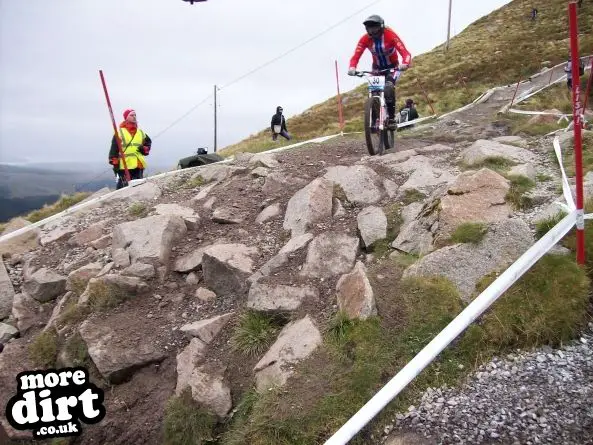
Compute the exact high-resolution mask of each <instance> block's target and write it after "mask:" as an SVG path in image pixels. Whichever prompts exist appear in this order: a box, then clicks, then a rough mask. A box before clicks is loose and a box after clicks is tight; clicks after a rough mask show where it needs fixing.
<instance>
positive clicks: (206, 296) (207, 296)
mask: <svg viewBox="0 0 593 445" xmlns="http://www.w3.org/2000/svg"><path fill="white" fill-rule="evenodd" d="M196 298H197V299H198V300H200V301H213V300H216V294H215V293H214V292H212V291H211V290H209V289H206V288H205V287H198V288H197V289H196Z"/></svg>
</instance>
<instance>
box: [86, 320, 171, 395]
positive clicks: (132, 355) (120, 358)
mask: <svg viewBox="0 0 593 445" xmlns="http://www.w3.org/2000/svg"><path fill="white" fill-rule="evenodd" d="M78 332H79V333H80V336H81V337H82V339H83V340H84V342H85V343H86V346H87V349H88V353H89V356H90V358H91V360H93V363H94V364H95V366H96V367H97V369H98V370H99V372H100V373H101V375H102V376H103V377H104V378H105V379H107V380H108V381H109V382H111V383H114V384H118V383H122V382H124V381H125V380H127V379H128V378H129V377H130V376H131V375H132V374H133V373H134V372H135V371H136V370H138V369H140V368H142V367H144V366H146V365H149V364H151V363H157V362H160V361H162V360H163V359H165V357H166V356H167V355H166V354H164V353H163V352H161V351H159V350H158V348H157V347H156V344H155V343H154V342H149V341H138V342H130V341H126V340H127V339H124V338H122V335H123V334H121V333H118V332H116V331H115V330H114V329H112V328H110V327H108V326H105V325H99V324H95V323H93V322H91V321H90V320H85V321H84V322H83V323H82V324H81V325H80V327H79V328H78Z"/></svg>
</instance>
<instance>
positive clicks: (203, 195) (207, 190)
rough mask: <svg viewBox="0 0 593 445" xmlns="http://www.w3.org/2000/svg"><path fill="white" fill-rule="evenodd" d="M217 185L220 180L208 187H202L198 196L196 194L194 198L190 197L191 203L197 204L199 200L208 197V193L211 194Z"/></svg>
mask: <svg viewBox="0 0 593 445" xmlns="http://www.w3.org/2000/svg"><path fill="white" fill-rule="evenodd" d="M217 185H218V182H214V183H212V184H208V185H207V186H206V187H203V188H202V189H200V191H199V192H198V194H197V195H196V196H194V197H193V198H192V199H190V203H191V205H197V204H198V202H199V201H201V200H203V199H206V198H207V197H208V195H209V194H210V192H211V191H212V189H213V188H214V187H216V186H217Z"/></svg>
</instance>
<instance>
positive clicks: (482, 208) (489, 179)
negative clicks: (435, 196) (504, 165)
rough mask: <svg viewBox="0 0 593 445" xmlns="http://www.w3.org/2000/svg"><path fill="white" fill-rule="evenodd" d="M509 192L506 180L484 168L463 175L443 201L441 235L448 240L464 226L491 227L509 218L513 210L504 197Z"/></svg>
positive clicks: (440, 216)
mask: <svg viewBox="0 0 593 445" xmlns="http://www.w3.org/2000/svg"><path fill="white" fill-rule="evenodd" d="M509 188H510V183H509V181H508V180H507V179H505V178H504V177H502V176H501V175H499V174H498V173H496V172H494V171H492V170H490V169H487V168H483V169H481V170H479V171H478V172H471V171H470V172H464V173H462V174H460V175H459V176H458V177H457V179H456V181H455V183H453V184H452V185H451V186H450V187H449V189H448V194H447V195H446V196H444V197H443V198H442V199H441V211H440V215H439V233H440V235H441V236H443V237H448V236H450V235H451V233H452V232H453V231H454V230H455V229H456V228H457V227H458V226H459V225H460V224H462V223H466V222H482V223H491V222H495V221H502V220H505V219H507V218H508V217H509V215H510V214H511V208H510V207H509V206H508V205H507V203H506V200H505V196H506V194H507V193H508V191H509Z"/></svg>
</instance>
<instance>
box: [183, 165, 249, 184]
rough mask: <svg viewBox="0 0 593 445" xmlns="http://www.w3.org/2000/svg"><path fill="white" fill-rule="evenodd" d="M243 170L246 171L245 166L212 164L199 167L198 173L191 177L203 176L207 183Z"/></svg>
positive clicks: (220, 179)
mask: <svg viewBox="0 0 593 445" xmlns="http://www.w3.org/2000/svg"><path fill="white" fill-rule="evenodd" d="M243 172H245V168H242V167H234V166H231V165H226V164H211V165H206V166H204V167H200V168H199V169H197V170H196V173H195V174H194V175H193V176H192V177H191V178H192V179H196V178H198V177H201V178H202V179H203V180H204V182H206V183H208V182H212V181H215V182H221V181H224V180H225V179H228V178H230V177H231V176H233V175H236V174H239V173H243Z"/></svg>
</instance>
